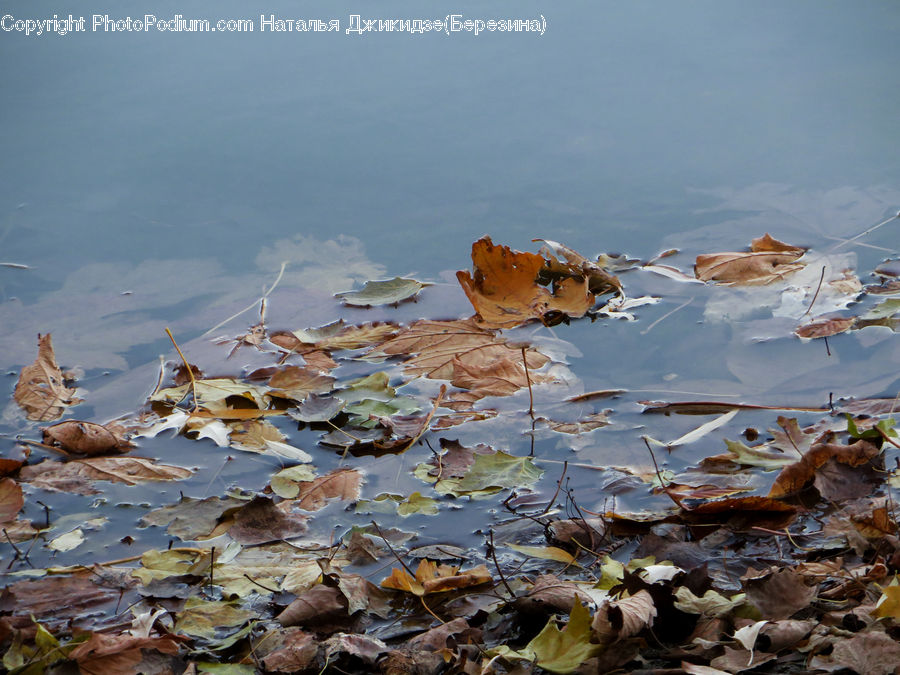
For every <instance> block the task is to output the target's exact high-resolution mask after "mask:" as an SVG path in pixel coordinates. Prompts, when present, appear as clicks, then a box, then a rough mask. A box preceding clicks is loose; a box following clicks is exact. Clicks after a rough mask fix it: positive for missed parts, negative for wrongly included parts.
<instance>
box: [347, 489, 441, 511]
mask: <svg viewBox="0 0 900 675" xmlns="http://www.w3.org/2000/svg"><path fill="white" fill-rule="evenodd" d="M438 510H439V503H438V501H437V500H436V499H432V498H431V497H423V496H422V494H421V493H419V492H413V493H412V494H411V495H409V496H408V497H404V496H403V495H395V494H387V493H382V494H380V495H377V496H376V497H375V499H371V500H369V499H363V500H360V501H359V502H357V503H356V513H376V512H377V513H396V514H397V515H399V516H411V515H422V516H435V515H437V513H438Z"/></svg>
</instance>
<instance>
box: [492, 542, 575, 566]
mask: <svg viewBox="0 0 900 675" xmlns="http://www.w3.org/2000/svg"><path fill="white" fill-rule="evenodd" d="M507 546H508V547H509V548H511V549H512V550H513V551H516V552H517V553H521V554H522V555H526V556H528V557H529V558H540V559H541V560H555V561H556V562H561V563H566V564H567V565H572V564H575V565H577V564H578V563H576V562H575V556H573V555H572V554H571V553H569V552H568V551H564V550H563V549H561V548H557V547H556V546H520V545H519V544H507Z"/></svg>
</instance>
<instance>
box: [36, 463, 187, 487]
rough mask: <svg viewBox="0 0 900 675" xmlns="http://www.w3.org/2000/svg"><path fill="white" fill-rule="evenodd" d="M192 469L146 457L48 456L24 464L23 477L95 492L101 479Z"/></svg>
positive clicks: (182, 474)
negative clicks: (67, 459) (66, 459)
mask: <svg viewBox="0 0 900 675" xmlns="http://www.w3.org/2000/svg"><path fill="white" fill-rule="evenodd" d="M192 473H193V472H192V471H191V470H190V469H184V468H182V467H179V466H170V465H168V464H156V463H155V462H153V460H150V459H145V458H143V457H90V458H87V459H76V460H72V461H70V462H55V461H53V460H49V459H47V460H44V461H43V462H41V463H40V464H35V465H33V466H26V467H23V468H22V471H21V472H20V474H19V477H20V478H21V480H22V481H23V482H27V483H31V484H32V485H35V486H36V487H40V488H43V489H45V490H55V491H58V492H74V493H75V494H80V495H91V494H97V492H98V491H97V490H96V489H94V487H93V486H92V485H91V483H92V482H93V481H97V480H106V481H110V482H113V483H125V484H127V485H137V484H138V483H143V482H145V481H157V480H181V479H184V478H187V477H189V476H190V475H191V474H192Z"/></svg>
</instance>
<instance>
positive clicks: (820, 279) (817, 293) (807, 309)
mask: <svg viewBox="0 0 900 675" xmlns="http://www.w3.org/2000/svg"><path fill="white" fill-rule="evenodd" d="M823 281H825V265H822V276H820V277H819V285H818V286H816V293H815V295H813V299H812V302H811V303H809V307H807V308H806V311H805V312H803V314H802V316H806V315H807V314H809V313H810V312H811V311H812V308H813V305H814V304H816V298H818V297H819V291H820V290H822V282H823Z"/></svg>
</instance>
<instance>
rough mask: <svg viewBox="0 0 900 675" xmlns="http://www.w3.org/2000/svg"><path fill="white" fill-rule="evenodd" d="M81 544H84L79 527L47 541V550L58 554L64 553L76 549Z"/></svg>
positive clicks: (82, 533) (82, 534)
mask: <svg viewBox="0 0 900 675" xmlns="http://www.w3.org/2000/svg"><path fill="white" fill-rule="evenodd" d="M82 543H84V532H83V531H82V530H81V528H80V527H76V528H75V529H74V530H72V531H71V532H66V533H65V534H61V535H60V536H58V537H55V538H53V539H51V540H50V541H48V542H47V548H49V549H51V550H54V551H59V552H60V553H65V552H66V551H71V550H72V549H74V548H78V547H79V546H81V544H82Z"/></svg>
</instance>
